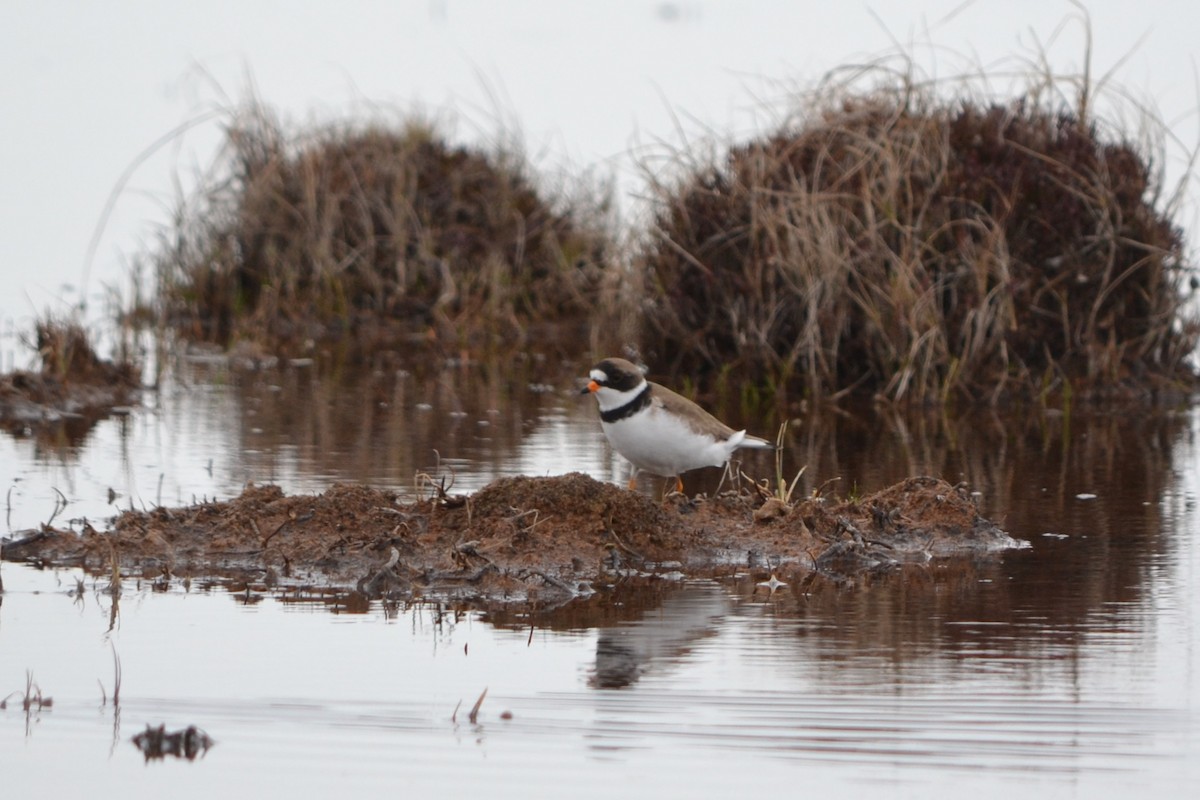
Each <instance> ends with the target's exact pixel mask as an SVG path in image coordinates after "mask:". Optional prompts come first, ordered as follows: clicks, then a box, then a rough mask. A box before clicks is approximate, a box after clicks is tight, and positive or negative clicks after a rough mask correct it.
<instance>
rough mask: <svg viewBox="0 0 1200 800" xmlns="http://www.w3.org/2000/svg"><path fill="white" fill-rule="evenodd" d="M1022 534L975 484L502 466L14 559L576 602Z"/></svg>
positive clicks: (342, 488)
mask: <svg viewBox="0 0 1200 800" xmlns="http://www.w3.org/2000/svg"><path fill="white" fill-rule="evenodd" d="M1022 545H1023V543H1021V542H1019V541H1017V540H1015V539H1013V538H1012V537H1010V536H1009V535H1008V534H1007V533H1005V532H1004V531H1003V530H1001V529H1000V528H999V527H998V526H996V525H995V524H994V523H992V522H991V521H989V520H987V519H985V518H983V517H981V516H980V515H979V513H978V509H977V506H976V502H975V498H974V497H973V496H972V495H971V493H970V492H969V490H968V489H967V487H965V486H963V485H959V486H952V485H950V484H949V483H946V482H945V481H942V480H938V479H935V478H929V477H914V478H909V479H907V480H904V481H901V482H900V483H897V484H895V485H893V486H890V487H888V488H885V489H883V490H881V491H878V492H875V493H873V494H870V495H866V496H864V497H861V498H857V499H854V500H838V499H833V498H819V497H809V498H805V499H803V500H801V501H799V502H795V503H792V504H788V503H784V502H782V501H780V500H778V499H776V498H770V497H765V496H763V495H762V494H757V493H755V492H752V491H746V490H744V489H743V490H741V491H730V492H726V493H723V494H719V495H717V496H715V497H703V496H696V497H686V496H683V495H668V496H667V497H666V498H664V499H662V500H657V499H654V498H651V497H649V496H647V495H644V494H641V493H638V492H635V491H629V490H626V489H623V488H620V487H618V486H615V485H612V484H607V483H601V482H599V481H596V480H595V479H593V478H591V477H589V476H587V475H584V474H581V473H571V474H568V475H562V476H557V477H537V478H534V477H510V478H503V479H500V480H497V481H495V482H493V483H491V484H489V485H488V486H486V487H484V488H483V489H481V490H479V491H478V492H476V493H475V494H473V495H469V496H467V495H448V494H446V493H444V492H442V491H440V490H438V489H437V488H436V487H434V489H433V490H432V494H431V496H429V497H426V498H424V499H421V500H418V501H415V502H399V500H398V496H397V495H396V494H395V493H394V492H389V491H386V490H382V489H377V488H371V487H367V486H362V485H355V484H336V485H334V486H332V487H331V488H329V489H328V490H327V491H325V492H324V493H322V494H319V495H293V496H287V495H285V494H284V493H283V491H282V490H281V489H280V488H279V487H277V486H255V485H250V486H247V487H246V489H245V490H244V491H243V492H242V494H241V495H240V496H238V497H236V498H233V499H231V500H228V501H223V502H206V503H199V504H196V505H192V506H187V507H181V508H165V507H162V508H156V509H154V510H152V511H126V512H124V513H122V514H121V515H120V516H118V517H116V518H115V519H114V520H112V522H111V527H110V528H109V529H108V530H105V531H100V530H96V529H94V528H93V527H91V526H90V525H86V524H85V525H84V527H83V529H82V530H74V529H62V528H54V527H43V528H42V529H41V530H36V531H24V532H19V533H18V534H17V535H15V536H14V537H13V538H12V539H10V540H8V541H6V542H4V543H3V554H2V555H3V558H4V559H5V560H8V561H21V562H27V563H34V564H37V565H44V566H83V567H85V568H86V569H88V570H90V571H93V572H97V573H113V572H119V573H120V574H121V575H123V576H126V577H131V576H136V577H139V578H144V579H146V580H150V581H156V582H163V583H167V582H169V581H171V580H173V579H176V578H181V579H190V578H200V577H204V576H208V575H216V574H220V575H231V574H237V575H241V576H242V577H243V578H244V579H246V580H247V581H250V582H252V583H254V584H255V585H261V586H262V587H264V588H268V589H269V588H274V587H281V586H328V587H343V588H346V589H354V590H357V591H358V592H359V593H361V594H364V595H367V596H382V597H393V598H395V597H403V598H416V597H457V598H462V599H479V600H487V601H498V600H499V601H525V600H530V599H545V600H547V601H552V600H553V601H561V600H565V599H571V598H575V597H581V596H586V595H589V594H591V593H592V592H593V591H595V590H597V589H599V588H601V587H603V586H605V585H607V584H611V583H614V582H617V581H621V580H625V579H628V578H634V577H637V578H643V577H647V576H660V577H666V578H669V579H679V578H681V577H686V576H690V575H706V576H708V575H712V574H713V571H714V569H724V570H728V571H729V572H730V573H733V572H737V571H740V572H746V571H747V570H748V571H750V572H752V573H754V572H757V573H761V574H762V575H763V577H766V576H768V575H775V574H779V575H782V576H789V575H791V576H795V575H796V573H800V572H804V573H820V574H824V575H826V576H830V577H833V578H835V579H838V578H847V577H850V578H852V577H854V576H857V575H863V574H867V573H878V572H880V571H888V570H892V569H895V568H898V567H900V566H901V565H904V564H911V563H922V562H927V561H930V560H933V559H939V558H946V557H969V556H979V555H984V554H989V553H995V552H998V551H1001V550H1006V549H1010V548H1016V547H1021V546H1022Z"/></svg>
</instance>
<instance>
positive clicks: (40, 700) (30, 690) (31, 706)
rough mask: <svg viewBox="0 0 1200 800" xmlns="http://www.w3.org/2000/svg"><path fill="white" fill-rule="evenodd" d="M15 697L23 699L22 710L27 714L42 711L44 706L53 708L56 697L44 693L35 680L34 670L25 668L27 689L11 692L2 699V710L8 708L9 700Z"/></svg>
mask: <svg viewBox="0 0 1200 800" xmlns="http://www.w3.org/2000/svg"><path fill="white" fill-rule="evenodd" d="M13 697H18V698H20V700H21V710H22V711H24V712H25V713H26V714H29V713H33V712H37V711H41V710H42V709H44V708H52V707H53V706H54V698H53V697H47V696H46V695H44V694H42V687H40V686H38V685H37V683H36V682H34V680H33V671H32V670H28V669H27V670H25V691H24V692H21V691H19V690H18V691H15V692H11V693H10V694H9V695H8V696H7V697H5V698H4V699H2V700H0V710H3V709H7V708H8V701H9V700H11V699H12V698H13Z"/></svg>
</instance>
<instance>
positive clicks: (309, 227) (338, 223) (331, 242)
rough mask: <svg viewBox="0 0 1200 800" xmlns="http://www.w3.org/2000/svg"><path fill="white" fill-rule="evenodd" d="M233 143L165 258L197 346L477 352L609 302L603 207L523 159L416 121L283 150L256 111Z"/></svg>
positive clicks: (307, 138)
mask: <svg viewBox="0 0 1200 800" xmlns="http://www.w3.org/2000/svg"><path fill="white" fill-rule="evenodd" d="M227 130H228V132H227V147H226V153H225V157H224V162H223V163H219V164H218V165H216V166H215V168H214V170H213V174H219V175H221V176H222V177H221V178H220V179H219V180H214V181H210V182H209V183H208V185H206V186H204V187H202V188H201V190H200V192H199V194H198V196H197V197H196V198H194V199H193V201H192V202H191V203H190V204H188V205H187V206H186V207H185V208H184V209H182V210H181V211H180V212H179V214H178V216H177V218H176V221H175V224H174V226H173V228H172V229H171V230H170V231H169V232H168V234H167V236H166V240H165V242H164V246H163V247H162V248H161V249H160V252H159V254H158V256H157V258H156V271H157V274H158V279H159V286H160V294H161V301H162V303H163V305H164V317H165V318H166V319H167V321H168V323H169V325H170V326H171V327H173V328H175V329H176V330H179V331H181V332H182V333H183V334H184V335H185V336H186V337H189V338H192V339H198V340H203V341H210V342H217V343H220V344H224V345H228V344H231V343H233V342H235V341H252V342H255V343H260V344H265V345H267V346H270V347H275V348H278V349H280V350H282V351H285V352H286V351H291V352H296V351H297V350H300V349H303V348H304V347H305V346H306V343H307V346H311V343H314V342H315V343H317V344H321V343H328V342H335V341H337V342H349V343H350V344H351V346H352V347H353V346H355V345H357V346H360V347H362V348H373V347H378V346H396V345H397V343H399V342H404V341H411V340H413V339H424V340H429V341H434V342H436V343H439V344H442V345H446V346H449V347H455V348H471V349H473V350H476V351H477V350H478V349H480V348H481V347H483V346H490V345H493V344H496V343H498V342H520V341H525V340H527V339H528V338H529V336H530V335H531V327H532V326H533V325H535V324H536V323H538V322H551V321H552V322H560V323H561V322H569V321H574V322H576V323H578V322H580V321H582V320H586V319H587V318H588V316H589V314H590V313H591V310H592V309H593V308H594V307H595V306H596V304H597V298H598V293H599V292H600V291H601V289H602V284H603V278H604V272H605V265H606V262H607V260H608V258H609V255H610V252H609V250H610V245H609V242H610V241H611V239H610V237H609V236H608V235H607V234H606V232H605V228H606V226H607V224H608V220H607V216H608V207H607V203H608V199H607V198H601V199H595V198H586V199H579V200H576V201H575V202H566V201H558V200H552V199H548V198H547V197H545V196H544V195H543V194H542V193H540V192H539V190H538V189H537V187H536V186H535V181H534V179H533V178H532V177H531V176H530V172H529V170H528V168H527V166H526V163H525V161H524V159H523V157H522V156H521V155H520V154H519V153H518V152H517V148H516V147H512V146H510V147H500V146H498V147H497V148H496V149H495V152H485V151H483V150H479V149H472V148H468V147H460V146H455V145H452V144H450V143H449V142H448V141H447V140H446V139H444V138H443V137H441V136H440V135H439V134H438V132H437V131H435V130H434V129H433V128H432V127H431V126H429V125H426V124H423V123H417V122H412V123H408V124H405V125H403V126H401V127H399V128H398V129H393V128H385V127H383V126H380V125H376V126H361V127H356V126H351V125H345V126H341V127H330V128H327V129H323V130H319V131H316V132H312V133H308V134H301V135H296V136H289V135H286V134H285V133H284V132H283V131H282V130H281V128H280V126H279V125H278V124H277V123H276V122H275V121H274V120H273V119H272V118H271V117H270V115H269V114H268V113H267V112H266V111H264V110H263V109H262V108H261V107H259V106H256V105H255V106H251V107H249V108H247V109H244V110H242V111H240V112H238V113H236V114H235V115H234V116H233V118H232V119H231V121H230V123H229V125H228V129H227Z"/></svg>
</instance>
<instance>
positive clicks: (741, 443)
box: [730, 431, 775, 450]
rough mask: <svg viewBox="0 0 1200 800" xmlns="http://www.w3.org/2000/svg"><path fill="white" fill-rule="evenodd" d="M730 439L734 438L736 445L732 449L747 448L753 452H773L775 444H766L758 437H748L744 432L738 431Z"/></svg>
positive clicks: (764, 440) (766, 442) (765, 441)
mask: <svg viewBox="0 0 1200 800" xmlns="http://www.w3.org/2000/svg"><path fill="white" fill-rule="evenodd" d="M730 438H736V439H737V444H736V445H734V447H749V448H751V449H753V450H774V449H775V443H774V442H768V441H767V440H766V439H763V438H762V437H759V436H750V435H749V434H747V433H746V432H745V431H738V432H737V433H735V434H734V435H733V436H732V437H730Z"/></svg>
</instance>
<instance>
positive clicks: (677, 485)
mask: <svg viewBox="0 0 1200 800" xmlns="http://www.w3.org/2000/svg"><path fill="white" fill-rule="evenodd" d="M675 491H677V492H679V494H683V478H681V477H679V476H678V475H676V476H675Z"/></svg>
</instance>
